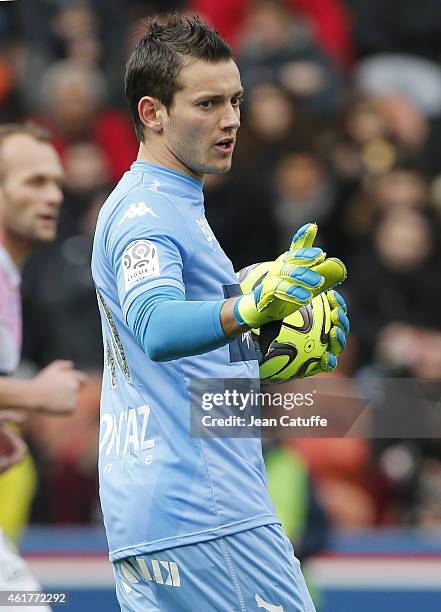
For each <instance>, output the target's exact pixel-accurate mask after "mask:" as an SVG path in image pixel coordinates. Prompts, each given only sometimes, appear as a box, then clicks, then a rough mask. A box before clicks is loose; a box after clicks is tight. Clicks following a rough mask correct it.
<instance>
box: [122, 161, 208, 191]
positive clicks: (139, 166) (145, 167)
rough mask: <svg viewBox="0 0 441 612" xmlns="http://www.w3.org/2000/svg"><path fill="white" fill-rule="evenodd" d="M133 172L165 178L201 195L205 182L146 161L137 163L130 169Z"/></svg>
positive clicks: (176, 185)
mask: <svg viewBox="0 0 441 612" xmlns="http://www.w3.org/2000/svg"><path fill="white" fill-rule="evenodd" d="M130 169H131V170H133V171H135V172H145V173H148V174H154V176H155V178H157V177H158V176H159V177H160V176H163V178H164V180H166V181H167V182H168V183H171V184H173V185H174V186H175V187H178V188H179V187H180V188H182V187H184V186H185V188H187V189H189V188H190V189H192V190H193V189H194V190H195V191H197V192H198V194H199V195H200V193H201V191H202V188H203V186H204V181H203V180H198V179H195V178H193V177H192V176H189V175H188V174H184V173H183V172H177V171H176V170H170V169H169V168H166V167H165V166H157V165H156V164H151V163H149V162H146V161H135V162H133V164H132V165H131V167H130Z"/></svg>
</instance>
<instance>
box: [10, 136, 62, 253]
mask: <svg viewBox="0 0 441 612" xmlns="http://www.w3.org/2000/svg"><path fill="white" fill-rule="evenodd" d="M0 166H1V176H0V223H1V225H2V226H3V229H4V231H5V232H6V233H8V234H9V235H11V236H14V237H15V238H18V239H21V240H23V241H25V242H26V243H29V244H35V243H40V242H50V241H52V240H54V239H55V237H56V233H57V224H58V216H59V211H60V206H61V203H62V200H63V193H62V191H61V184H62V181H63V178H64V175H63V169H62V167H61V162H60V160H59V157H58V155H57V153H56V151H55V149H54V148H53V147H52V145H50V144H48V143H45V142H40V141H38V140H35V138H33V137H32V136H29V135H27V134H14V135H11V136H8V137H7V138H6V139H5V140H4V142H3V144H2V146H1V147H0Z"/></svg>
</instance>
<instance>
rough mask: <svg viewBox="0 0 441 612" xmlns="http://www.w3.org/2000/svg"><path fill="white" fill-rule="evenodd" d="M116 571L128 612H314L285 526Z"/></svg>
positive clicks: (159, 555) (120, 565)
mask: <svg viewBox="0 0 441 612" xmlns="http://www.w3.org/2000/svg"><path fill="white" fill-rule="evenodd" d="M113 565H114V574H115V580H116V594H117V597H118V601H119V604H120V606H121V610H122V611H123V612H159V611H161V612H236V611H237V612H248V611H253V610H254V611H255V612H259V610H260V611H261V612H263V611H264V610H270V611H271V612H315V608H314V604H313V603H312V600H311V597H310V595H309V593H308V589H307V587H306V584H305V580H304V578H303V575H302V572H301V570H300V563H299V561H298V559H297V558H296V557H295V556H294V551H293V548H292V546H291V544H290V542H289V540H288V538H287V537H286V535H285V533H284V531H283V529H282V528H281V527H280V525H265V526H263V527H256V528H255V529H249V530H248V531H242V532H240V533H235V534H233V535H230V536H226V537H223V538H217V539H215V540H209V541H207V542H200V543H198V544H189V545H187V546H178V547H176V548H170V549H168V550H163V551H160V552H156V553H150V554H146V555H139V556H137V557H128V558H126V559H122V560H120V561H115V563H114V564H113Z"/></svg>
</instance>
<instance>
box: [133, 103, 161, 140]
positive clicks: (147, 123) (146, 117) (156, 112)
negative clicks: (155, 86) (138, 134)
mask: <svg viewBox="0 0 441 612" xmlns="http://www.w3.org/2000/svg"><path fill="white" fill-rule="evenodd" d="M161 109H162V104H161V102H160V101H159V100H158V99H157V98H152V97H151V96H143V97H142V98H141V99H140V101H139V102H138V114H139V118H140V120H141V122H142V124H143V125H144V127H146V128H147V129H149V130H152V131H153V132H157V133H159V132H161V131H162V116H163V115H162V112H161Z"/></svg>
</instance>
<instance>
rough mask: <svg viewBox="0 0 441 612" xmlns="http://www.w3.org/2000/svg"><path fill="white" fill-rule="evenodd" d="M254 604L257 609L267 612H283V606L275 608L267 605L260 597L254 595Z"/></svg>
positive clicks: (269, 604) (272, 605) (273, 605)
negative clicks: (266, 611) (267, 611)
mask: <svg viewBox="0 0 441 612" xmlns="http://www.w3.org/2000/svg"><path fill="white" fill-rule="evenodd" d="M255 599H256V604H257V607H258V608H263V609H264V610H269V612H284V610H283V606H276V605H275V604H271V603H268V602H267V601H265V600H264V599H262V597H261V596H260V595H258V594H257V593H256V596H255Z"/></svg>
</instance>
